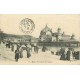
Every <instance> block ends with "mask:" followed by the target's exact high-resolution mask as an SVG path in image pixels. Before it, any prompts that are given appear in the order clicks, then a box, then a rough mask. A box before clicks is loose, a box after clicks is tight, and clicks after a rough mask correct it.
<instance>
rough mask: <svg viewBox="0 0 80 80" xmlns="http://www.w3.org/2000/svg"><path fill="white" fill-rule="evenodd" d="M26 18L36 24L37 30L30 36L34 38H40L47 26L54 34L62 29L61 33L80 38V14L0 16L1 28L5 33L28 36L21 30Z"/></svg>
mask: <svg viewBox="0 0 80 80" xmlns="http://www.w3.org/2000/svg"><path fill="white" fill-rule="evenodd" d="M25 18H29V19H32V20H33V21H34V23H35V29H34V31H33V32H32V33H31V34H30V35H32V36H34V37H38V36H39V35H40V31H41V30H42V29H44V28H45V26H46V24H47V26H48V27H49V28H51V29H52V31H53V32H56V31H57V28H61V32H63V31H64V32H65V34H67V35H72V34H75V36H76V38H77V39H79V38H80V31H79V30H80V15H79V14H0V28H1V30H2V31H4V32H5V33H9V34H19V35H27V34H25V33H23V32H22V31H21V30H20V29H19V26H20V22H21V20H22V19H25Z"/></svg>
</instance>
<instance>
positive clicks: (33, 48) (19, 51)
mask: <svg viewBox="0 0 80 80" xmlns="http://www.w3.org/2000/svg"><path fill="white" fill-rule="evenodd" d="M15 47H16V48H15ZM6 48H11V51H12V52H14V53H15V61H16V62H18V59H20V58H23V52H24V50H25V51H26V55H27V58H30V57H31V53H32V52H33V53H38V50H39V48H38V46H37V45H36V44H31V43H28V44H21V43H13V42H11V41H7V42H6Z"/></svg>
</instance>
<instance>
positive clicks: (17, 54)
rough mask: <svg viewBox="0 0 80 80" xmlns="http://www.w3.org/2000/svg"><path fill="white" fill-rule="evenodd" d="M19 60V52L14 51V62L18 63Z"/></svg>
mask: <svg viewBox="0 0 80 80" xmlns="http://www.w3.org/2000/svg"><path fill="white" fill-rule="evenodd" d="M18 59H19V50H18V49H17V50H15V61H16V62H18Z"/></svg>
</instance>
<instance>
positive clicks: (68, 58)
mask: <svg viewBox="0 0 80 80" xmlns="http://www.w3.org/2000/svg"><path fill="white" fill-rule="evenodd" d="M70 55H71V51H70V49H68V51H67V54H66V59H67V60H68V61H70Z"/></svg>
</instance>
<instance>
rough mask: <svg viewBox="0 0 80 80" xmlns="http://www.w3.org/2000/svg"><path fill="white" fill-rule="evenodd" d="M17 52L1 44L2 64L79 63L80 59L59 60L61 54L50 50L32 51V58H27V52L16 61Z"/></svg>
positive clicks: (0, 58) (0, 57) (0, 56)
mask: <svg viewBox="0 0 80 80" xmlns="http://www.w3.org/2000/svg"><path fill="white" fill-rule="evenodd" d="M14 56H15V53H14V52H12V51H11V49H9V48H6V47H5V46H4V45H0V65H28V64H29V65H36V64H38V65H40V64H42V65H79V64H80V60H71V61H63V60H59V59H60V56H57V55H52V54H51V53H50V52H49V51H47V52H41V51H39V53H38V54H37V53H34V54H33V53H32V54H31V57H30V58H27V57H26V56H27V54H26V53H24V54H23V58H22V59H21V58H20V59H19V61H18V62H15V59H14Z"/></svg>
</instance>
